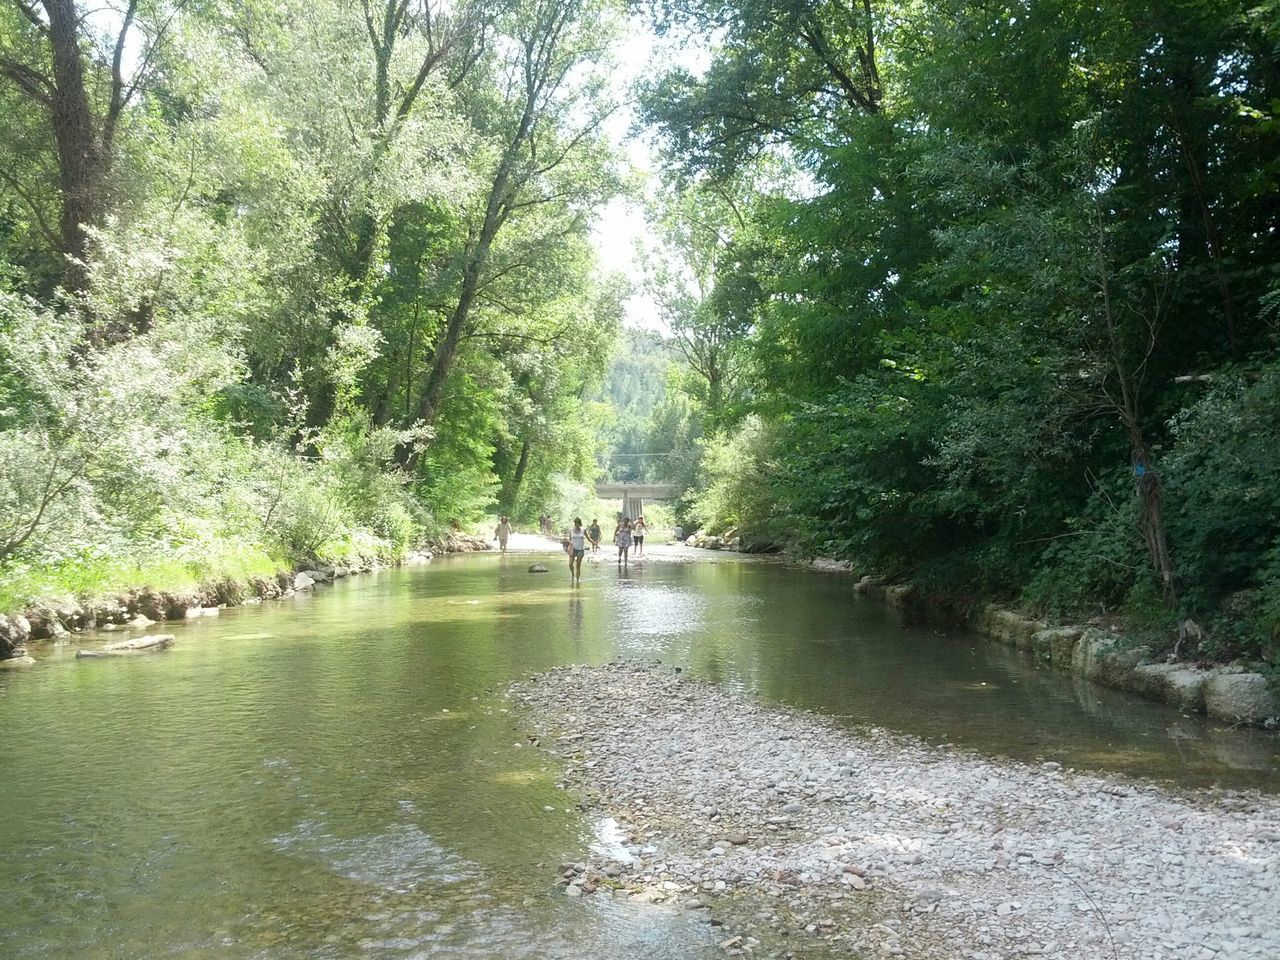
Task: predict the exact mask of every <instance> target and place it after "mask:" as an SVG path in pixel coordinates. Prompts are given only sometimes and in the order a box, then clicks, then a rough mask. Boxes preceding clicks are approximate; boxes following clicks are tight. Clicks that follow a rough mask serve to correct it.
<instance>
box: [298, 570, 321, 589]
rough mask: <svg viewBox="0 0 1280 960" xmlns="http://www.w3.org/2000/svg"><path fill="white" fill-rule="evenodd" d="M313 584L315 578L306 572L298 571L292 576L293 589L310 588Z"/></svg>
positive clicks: (314, 583)
mask: <svg viewBox="0 0 1280 960" xmlns="http://www.w3.org/2000/svg"><path fill="white" fill-rule="evenodd" d="M315 585H316V582H315V580H313V579H312V578H311V576H310V575H308V574H306V573H299V574H298V575H297V576H295V577H294V578H293V589H295V590H310V589H311V588H312V587H314V586H315Z"/></svg>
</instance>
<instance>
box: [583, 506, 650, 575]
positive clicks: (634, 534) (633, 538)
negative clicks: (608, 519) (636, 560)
mask: <svg viewBox="0 0 1280 960" xmlns="http://www.w3.org/2000/svg"><path fill="white" fill-rule="evenodd" d="M648 532H649V528H648V526H646V525H645V522H644V517H636V519H635V520H634V521H633V520H632V519H631V518H630V517H619V518H618V525H617V526H616V527H614V528H613V542H614V543H615V544H616V545H617V547H618V565H619V566H622V565H624V564H626V563H627V562H628V560H629V559H630V553H631V546H632V544H634V545H635V548H636V556H637V557H639V556H642V555H643V554H644V538H645V535H646V534H647V533H648ZM601 533H602V531H601V529H600V521H599V520H598V519H592V521H591V526H590V527H585V528H584V527H583V526H582V518H581V517H574V518H573V529H572V530H570V531H569V536H568V539H566V540H565V542H564V547H565V552H566V553H568V554H569V579H571V580H581V579H582V558H583V557H584V556H586V553H587V545H588V544H590V546H591V552H592V553H596V552H598V551H599V550H600V537H601Z"/></svg>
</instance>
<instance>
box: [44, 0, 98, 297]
mask: <svg viewBox="0 0 1280 960" xmlns="http://www.w3.org/2000/svg"><path fill="white" fill-rule="evenodd" d="M44 7H45V11H46V13H47V14H48V17H49V47H50V53H51V54H52V61H53V90H52V94H51V97H50V104H49V110H50V114H51V116H50V120H51V121H52V124H53V136H54V143H55V146H56V149H57V153H58V188H59V191H60V192H61V194H62V219H61V223H60V233H61V237H62V252H63V253H64V254H65V255H66V256H67V257H69V258H70V263H69V265H68V267H67V288H68V289H69V290H71V291H72V292H79V291H81V290H83V289H84V286H85V283H86V282H87V276H86V274H85V269H84V263H85V261H86V259H87V255H88V249H89V235H88V234H87V233H86V232H85V228H86V227H89V226H93V225H94V224H96V223H97V222H98V219H99V217H100V216H101V213H102V203H103V197H102V188H103V183H104V181H105V179H106V170H105V169H104V165H105V161H106V158H104V157H103V156H102V153H101V145H100V142H99V138H98V131H97V130H96V128H95V123H94V119H93V112H92V111H91V110H90V108H89V97H88V94H87V92H86V90H85V75H84V59H83V57H82V56H81V53H80V42H79V35H78V33H77V27H78V25H79V19H80V18H79V14H78V12H77V11H76V6H75V3H74V2H73V0H45V4H44Z"/></svg>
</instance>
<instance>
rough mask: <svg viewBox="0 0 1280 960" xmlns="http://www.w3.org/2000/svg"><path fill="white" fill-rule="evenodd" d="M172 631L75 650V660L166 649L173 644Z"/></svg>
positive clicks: (121, 655)
mask: <svg viewBox="0 0 1280 960" xmlns="http://www.w3.org/2000/svg"><path fill="white" fill-rule="evenodd" d="M173 639H174V638H173V634H172V633H157V634H155V635H154V636H149V637H133V638H131V639H129V640H117V641H116V642H115V643H108V644H107V645H106V646H105V647H103V648H102V649H101V650H77V651H76V659H77V660H88V659H96V658H98V657H123V656H128V655H129V654H132V653H150V652H151V651H154V650H168V649H169V648H170V647H172V646H173Z"/></svg>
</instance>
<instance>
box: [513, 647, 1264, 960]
mask: <svg viewBox="0 0 1280 960" xmlns="http://www.w3.org/2000/svg"><path fill="white" fill-rule="evenodd" d="M511 693H512V696H513V698H514V699H515V700H517V701H518V702H519V703H521V704H522V705H523V706H524V707H525V709H526V711H527V713H528V716H529V718H530V722H531V723H532V724H533V730H534V731H535V734H534V735H536V736H537V737H538V742H539V743H540V745H541V746H542V747H543V748H544V749H547V750H549V751H551V752H552V753H553V754H555V755H556V756H557V757H558V758H559V760H560V762H561V763H563V765H564V780H563V783H562V786H563V787H564V789H566V790H567V791H569V792H570V793H571V794H573V795H575V799H576V800H578V801H579V802H580V803H581V805H582V807H583V808H584V809H587V810H590V811H591V812H592V813H593V814H595V815H597V816H599V817H601V818H612V819H613V820H616V821H617V823H618V825H619V827H620V830H621V836H622V837H623V838H624V841H623V843H622V844H621V845H619V846H618V847H617V848H616V849H614V850H612V851H610V852H601V853H600V854H597V855H595V856H594V858H593V859H592V860H590V861H589V862H581V863H575V864H563V865H561V866H560V868H559V870H558V872H557V875H556V877H555V878H552V877H549V878H548V879H549V880H552V879H554V880H556V881H557V882H558V883H560V884H561V886H562V887H563V889H564V891H565V893H566V894H567V895H569V896H614V897H621V898H636V899H640V900H644V901H652V902H666V903H669V904H672V905H675V906H678V907H682V908H687V909H691V910H696V911H699V912H700V915H701V916H704V917H705V918H706V920H707V922H709V923H716V924H722V925H723V926H722V931H723V933H724V936H723V938H722V939H720V941H719V942H720V945H721V947H722V948H723V950H724V951H725V952H726V953H757V954H759V955H766V956H767V955H779V954H792V955H795V956H798V957H805V956H811V955H814V956H816V955H830V956H836V955H839V956H851V957H862V956H865V957H879V956H903V957H913V958H915V957H919V958H929V960H932V958H939V960H941V958H946V960H958V958H965V960H1010V958H1015V957H1032V956H1034V957H1046V958H1061V960H1080V958H1090V960H1092V958H1109V957H1114V958H1118V960H1130V958H1133V960H1138V958H1141V960H1212V958H1218V960H1255V958H1256V960H1276V958H1280V799H1278V798H1277V797H1274V796H1269V795H1262V794H1255V793H1240V792H1227V791H1219V790H1202V791H1183V792H1173V791H1170V790H1168V789H1166V788H1164V787H1161V786H1159V785H1156V784H1152V783H1148V782H1143V781H1136V780H1130V779H1125V778H1121V777H1115V776H1108V775H1099V774H1096V773H1088V772H1080V771H1075V770H1071V769H1063V768H1062V767H1061V766H1060V765H1059V764H1056V763H1052V762H1048V763H1043V764H1040V765H1038V766H1036V765H1024V764H1019V763H1012V762H1005V761H1001V760H992V759H988V758H984V757H981V756H978V755H976V754H973V753H970V752H967V751H962V750H957V749H950V748H947V747H939V746H933V745H929V744H924V743H921V742H919V741H917V740H914V739H911V738H909V737H904V736H901V735H898V734H894V733H890V732H888V731H885V730H881V729H876V728H866V727H859V728H856V729H855V728H850V727H848V726H844V725H841V724H840V722H839V721H837V720H835V719H832V718H828V717H823V716H819V715H814V714H810V713H805V712H803V711H798V710H791V709H786V708H780V707H775V706H766V705H762V704H760V703H759V702H757V701H754V700H752V699H751V698H750V697H747V696H745V695H740V694H737V693H734V692H731V691H727V690H725V689H722V688H719V687H716V686H713V685H710V684H706V683H701V682H697V681H692V680H689V679H687V678H685V677H683V676H680V675H677V674H676V673H674V672H673V671H672V670H671V669H670V668H666V667H662V666H660V665H654V664H613V665H609V666H602V667H580V666H577V667H566V668H562V669H557V670H553V671H550V672H548V673H545V674H542V675H540V676H538V677H535V678H532V679H531V680H529V681H527V682H524V683H520V684H517V685H515V686H514V687H513V688H512V691H511Z"/></svg>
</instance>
